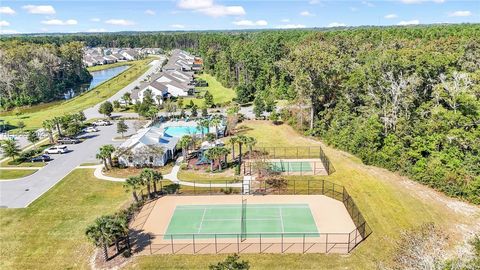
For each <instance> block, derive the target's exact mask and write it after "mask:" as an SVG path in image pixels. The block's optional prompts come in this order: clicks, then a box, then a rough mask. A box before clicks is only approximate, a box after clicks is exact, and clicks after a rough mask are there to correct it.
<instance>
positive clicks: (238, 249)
mask: <svg viewBox="0 0 480 270" xmlns="http://www.w3.org/2000/svg"><path fill="white" fill-rule="evenodd" d="M237 253H238V254H240V243H239V241H238V234H237Z"/></svg>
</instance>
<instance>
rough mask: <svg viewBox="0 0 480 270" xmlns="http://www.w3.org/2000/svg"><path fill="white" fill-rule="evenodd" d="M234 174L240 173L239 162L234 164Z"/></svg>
mask: <svg viewBox="0 0 480 270" xmlns="http://www.w3.org/2000/svg"><path fill="white" fill-rule="evenodd" d="M235 175H240V164H237V165H236V166H235Z"/></svg>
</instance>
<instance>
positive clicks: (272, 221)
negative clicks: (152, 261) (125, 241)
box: [165, 204, 318, 239]
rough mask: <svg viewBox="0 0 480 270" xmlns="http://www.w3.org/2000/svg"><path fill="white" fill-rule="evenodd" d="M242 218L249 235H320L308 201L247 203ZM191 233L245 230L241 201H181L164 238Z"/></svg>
mask: <svg viewBox="0 0 480 270" xmlns="http://www.w3.org/2000/svg"><path fill="white" fill-rule="evenodd" d="M243 220H244V223H243V224H244V228H243V229H244V230H243V235H244V236H246V238H258V237H259V235H258V234H260V233H262V234H265V235H262V237H275V238H280V237H282V233H308V236H317V235H318V230H317V226H316V224H315V220H314V218H313V216H312V212H311V211H310V207H309V206H308V204H247V205H246V208H245V212H244V219H243ZM245 233H246V234H245ZM276 233H278V234H276ZM192 234H195V238H214V237H215V235H214V234H218V235H217V237H218V238H235V237H237V235H240V234H242V204H220V205H178V206H177V207H176V208H175V212H174V213H173V216H172V218H171V220H170V223H169V225H168V228H167V231H166V233H165V238H166V239H169V238H170V237H171V235H173V238H174V239H191V238H192ZM229 234H230V235H229ZM255 234H256V235H255ZM284 237H299V236H298V235H288V234H284Z"/></svg>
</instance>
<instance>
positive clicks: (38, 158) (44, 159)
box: [30, 155, 52, 162]
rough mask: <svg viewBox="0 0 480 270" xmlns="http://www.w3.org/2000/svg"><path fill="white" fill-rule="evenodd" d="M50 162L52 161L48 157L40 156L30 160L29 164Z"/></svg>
mask: <svg viewBox="0 0 480 270" xmlns="http://www.w3.org/2000/svg"><path fill="white" fill-rule="evenodd" d="M50 160H52V158H51V157H50V156H49V155H40V156H37V157H33V158H32V159H30V161H31V162H46V161H50Z"/></svg>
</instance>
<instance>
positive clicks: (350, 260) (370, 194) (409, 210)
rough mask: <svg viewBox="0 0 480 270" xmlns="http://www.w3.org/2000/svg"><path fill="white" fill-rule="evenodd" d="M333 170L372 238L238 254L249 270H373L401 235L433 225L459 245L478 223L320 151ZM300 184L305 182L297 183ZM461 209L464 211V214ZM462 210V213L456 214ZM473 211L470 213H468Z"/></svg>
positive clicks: (278, 133) (271, 131)
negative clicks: (342, 247) (315, 250)
mask: <svg viewBox="0 0 480 270" xmlns="http://www.w3.org/2000/svg"><path fill="white" fill-rule="evenodd" d="M241 125H243V126H245V130H246V131H245V132H244V134H246V135H249V136H254V137H255V138H257V140H258V146H307V145H320V142H317V141H314V140H312V139H310V138H305V137H302V136H300V135H298V133H297V132H296V131H295V130H293V129H292V128H291V127H289V126H287V125H280V126H275V125H273V124H271V123H269V122H264V121H249V122H245V123H243V124H241ZM322 146H323V148H324V150H325V152H326V154H327V155H328V157H329V158H330V160H331V162H332V163H333V165H334V166H335V169H336V172H335V173H334V174H332V175H330V176H324V177H314V178H313V177H312V178H311V179H322V178H323V179H328V180H330V181H333V182H335V183H338V184H341V185H344V186H345V187H346V188H347V190H348V192H349V193H350V195H351V196H352V197H353V198H354V200H355V202H356V203H357V205H358V207H359V208H360V210H361V211H362V214H363V215H364V216H365V218H366V220H367V222H368V223H369V225H370V227H371V228H372V230H373V234H372V235H371V236H370V237H369V238H368V239H367V240H366V241H365V242H363V243H361V244H360V245H359V246H358V247H357V248H356V249H355V250H354V251H353V252H352V253H351V254H349V255H336V254H328V255H325V254H241V258H242V259H245V260H249V261H250V264H251V266H252V269H376V268H377V266H378V264H379V263H380V262H387V263H388V262H389V261H390V260H391V259H392V257H393V255H394V246H395V241H396V240H398V239H399V236H400V233H401V232H402V231H403V230H407V229H411V228H414V227H416V226H419V225H421V224H422V223H426V222H434V223H435V224H437V225H439V226H441V227H442V228H443V229H445V230H446V231H447V232H448V233H449V235H450V236H451V238H450V241H451V243H452V244H454V243H460V238H461V237H462V235H460V234H459V231H460V230H459V229H458V227H457V226H465V227H464V228H467V227H468V228H471V227H472V226H475V224H477V223H478V222H480V214H479V213H480V209H479V208H478V207H476V206H471V205H467V204H464V203H461V202H458V201H456V200H454V199H450V198H447V197H446V196H444V195H442V194H439V193H437V192H435V191H432V190H431V189H429V188H426V187H423V186H421V185H419V184H417V183H414V182H411V181H410V180H406V179H404V178H402V177H401V176H399V175H397V174H395V173H391V172H389V171H386V170H384V169H380V168H376V167H371V166H366V165H363V164H362V163H361V162H360V161H359V160H358V159H357V158H356V157H354V156H352V155H350V154H348V153H345V152H342V151H338V150H335V149H332V148H330V147H326V146H324V145H322ZM301 179H305V177H304V178H301ZM465 208H466V209H465ZM462 209H463V210H462ZM470 211H473V212H470ZM225 257H226V255H175V256H168V255H152V256H144V257H136V258H135V259H134V262H133V263H132V264H130V265H129V269H158V267H161V268H165V269H167V268H168V269H207V268H208V265H209V264H211V263H215V262H218V261H220V260H223V259H224V258H225Z"/></svg>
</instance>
